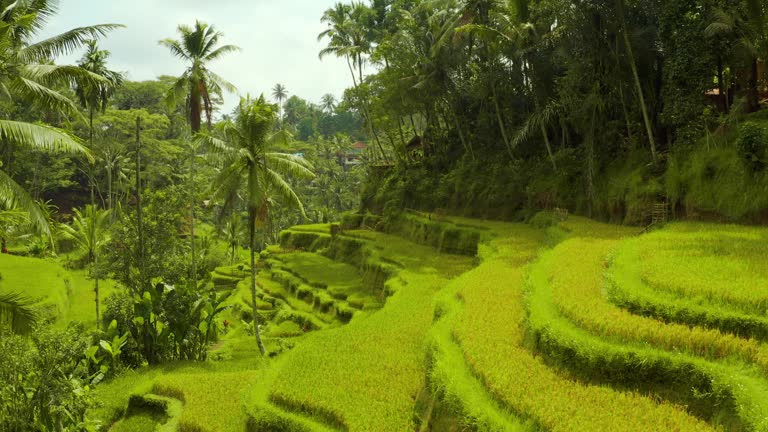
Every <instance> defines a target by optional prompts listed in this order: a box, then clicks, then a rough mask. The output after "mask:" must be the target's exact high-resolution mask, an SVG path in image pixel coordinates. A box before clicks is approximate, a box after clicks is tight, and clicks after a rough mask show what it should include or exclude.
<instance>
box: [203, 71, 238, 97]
mask: <svg viewBox="0 0 768 432" xmlns="http://www.w3.org/2000/svg"><path fill="white" fill-rule="evenodd" d="M207 75H208V80H209V83H210V84H211V85H213V86H216V87H219V88H222V89H224V90H226V91H227V92H229V93H233V94H235V93H237V87H235V85H234V84H232V83H230V82H229V81H227V80H225V79H224V78H222V77H221V76H219V75H217V74H216V73H214V72H211V71H210V70H209V71H207ZM218 93H219V95H220V94H221V91H219V92H218Z"/></svg>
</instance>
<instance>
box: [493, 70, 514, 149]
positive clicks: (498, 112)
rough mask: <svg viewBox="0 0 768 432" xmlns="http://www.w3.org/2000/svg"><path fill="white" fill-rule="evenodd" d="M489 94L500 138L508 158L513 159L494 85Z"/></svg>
mask: <svg viewBox="0 0 768 432" xmlns="http://www.w3.org/2000/svg"><path fill="white" fill-rule="evenodd" d="M491 93H492V96H493V106H494V108H495V111H496V121H498V123H499V129H500V130H501V138H502V139H503V140H504V145H505V146H506V148H507V153H509V157H511V158H513V157H514V155H513V154H512V144H511V143H510V142H509V136H508V135H507V127H506V126H504V118H503V117H502V115H501V107H500V106H499V98H498V96H497V95H496V84H495V83H491Z"/></svg>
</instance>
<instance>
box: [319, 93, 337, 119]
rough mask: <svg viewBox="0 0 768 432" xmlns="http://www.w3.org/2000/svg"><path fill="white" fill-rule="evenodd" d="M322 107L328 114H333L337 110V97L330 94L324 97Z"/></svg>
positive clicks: (321, 101)
mask: <svg viewBox="0 0 768 432" xmlns="http://www.w3.org/2000/svg"><path fill="white" fill-rule="evenodd" d="M320 106H321V107H322V108H323V111H325V112H327V113H328V114H331V113H333V110H335V109H336V96H334V95H332V94H330V93H327V94H325V95H323V98H322V99H321V100H320Z"/></svg>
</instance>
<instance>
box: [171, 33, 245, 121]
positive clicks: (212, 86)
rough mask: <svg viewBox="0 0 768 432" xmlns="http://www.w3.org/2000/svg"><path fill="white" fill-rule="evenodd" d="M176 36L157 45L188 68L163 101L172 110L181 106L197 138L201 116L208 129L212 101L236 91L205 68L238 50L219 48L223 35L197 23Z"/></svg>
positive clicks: (232, 86) (231, 46)
mask: <svg viewBox="0 0 768 432" xmlns="http://www.w3.org/2000/svg"><path fill="white" fill-rule="evenodd" d="M178 33H179V36H180V37H181V38H180V39H178V40H174V39H163V40H161V41H160V45H162V46H164V47H166V48H168V49H169V50H170V51H171V53H172V54H173V55H174V56H176V57H178V58H180V59H181V60H183V61H185V62H187V63H188V64H189V66H188V67H187V69H186V70H185V71H184V73H183V74H182V75H181V76H180V77H179V78H178V79H177V80H176V82H175V83H174V85H173V87H171V89H170V90H169V91H168V94H167V96H166V101H167V102H168V103H169V105H170V106H172V107H175V106H177V105H179V104H180V103H184V105H185V107H186V114H187V119H188V120H189V125H190V127H191V128H192V133H193V134H196V133H197V132H199V131H200V128H201V126H202V118H203V115H204V116H205V119H206V121H207V123H208V126H209V127H210V126H211V121H212V116H213V104H214V101H215V98H221V97H222V96H223V92H224V91H227V92H230V93H235V92H236V91H237V89H236V88H235V86H234V85H232V84H231V83H229V82H228V81H226V80H225V79H224V78H222V77H220V76H219V75H217V74H216V73H214V72H213V71H211V70H210V69H209V68H208V64H209V63H210V62H213V61H215V60H218V59H220V58H221V57H223V56H224V55H226V54H229V53H232V52H236V51H239V50H240V48H238V47H237V46H235V45H223V46H218V45H219V42H220V41H221V38H222V37H223V34H222V33H221V32H219V31H216V28H215V27H214V26H212V25H209V24H206V23H203V22H200V21H196V22H195V25H194V27H189V26H186V25H180V26H179V27H178Z"/></svg>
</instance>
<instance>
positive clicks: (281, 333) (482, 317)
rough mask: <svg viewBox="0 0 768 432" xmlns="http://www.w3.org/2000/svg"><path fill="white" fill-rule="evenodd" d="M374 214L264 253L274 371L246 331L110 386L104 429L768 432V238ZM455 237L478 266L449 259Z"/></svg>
mask: <svg viewBox="0 0 768 432" xmlns="http://www.w3.org/2000/svg"><path fill="white" fill-rule="evenodd" d="M362 220H363V218H347V220H346V223H347V227H346V228H345V229H344V231H343V233H339V234H336V235H335V236H331V234H330V227H329V226H306V227H304V226H298V227H294V228H292V229H290V230H288V231H285V232H284V233H283V234H282V236H281V239H282V242H281V246H280V248H273V249H270V250H269V252H266V253H263V254H262V260H261V271H260V273H259V278H260V286H261V289H260V293H259V298H260V300H261V301H263V303H261V302H260V303H259V305H258V310H259V312H260V313H261V314H263V316H264V317H265V318H269V319H270V321H269V322H268V324H266V325H265V334H266V335H268V346H269V347H270V351H271V352H272V353H273V355H274V356H273V358H271V359H269V360H267V359H265V360H261V359H259V356H258V351H257V350H256V347H255V341H254V339H253V338H252V337H251V336H248V335H247V334H246V333H245V332H244V331H243V328H242V327H240V326H233V328H232V329H231V330H230V331H229V333H228V334H226V335H225V336H223V337H222V339H221V342H220V343H217V344H216V345H215V347H214V350H213V353H212V358H213V359H214V360H212V361H209V362H206V363H203V364H197V365H195V364H183V363H182V364H178V365H175V366H166V367H161V368H151V369H145V370H138V371H136V372H129V373H128V374H127V375H125V376H122V377H119V378H117V379H115V380H114V381H112V382H110V383H107V384H104V385H102V386H100V387H99V388H98V389H97V396H98V400H100V401H101V403H102V408H99V409H97V410H95V411H94V412H93V415H96V416H99V417H100V418H101V419H102V420H103V421H105V422H106V424H111V423H112V422H113V421H115V420H118V419H120V417H121V416H122V414H123V413H125V414H126V415H127V417H126V418H124V419H122V420H119V421H118V422H117V423H115V425H114V426H113V427H112V428H111V430H117V431H122V430H153V429H152V428H153V427H155V425H156V424H161V423H163V422H165V423H164V424H166V426H167V427H168V428H170V429H168V430H175V429H174V427H172V425H174V424H178V425H179V430H182V431H187V430H194V431H198V430H204V431H238V430H252V431H259V430H264V431H266V430H286V431H287V430H291V431H293V430H301V431H305V430H350V431H368V430H381V431H384V430H387V431H395V430H402V431H407V430H414V429H415V430H422V431H427V430H434V431H444V430H466V429H469V430H482V431H486V430H499V431H501V430H504V431H507V430H519V431H533V430H548V431H549V430H551V431H573V430H591V431H616V430H627V431H628V430H633V431H639V430H647V431H670V430H681V431H682V430H685V431H692V430H729V431H762V430H766V424H768V423H766V421H768V378H767V377H766V371H767V370H768V345H765V343H764V341H765V338H766V336H765V335H766V334H768V332H766V330H768V327H767V325H768V323H767V322H765V320H764V319H762V318H761V315H762V314H764V309H763V307H762V306H759V305H761V304H768V303H766V302H767V301H768V297H766V296H768V292H763V291H764V290H761V289H754V287H761V286H768V285H766V284H765V283H764V282H765V280H766V278H768V273H766V271H765V268H764V266H761V265H760V263H761V262H764V259H765V258H766V249H765V248H764V247H762V246H761V245H762V244H764V242H765V241H766V240H768V231H767V230H765V229H759V228H746V227H739V226H727V225H706V224H693V223H676V224H672V225H670V226H668V227H666V228H664V229H662V230H659V231H654V232H652V233H650V234H646V235H642V236H638V230H637V229H633V228H621V227H616V226H610V225H604V224H601V223H597V222H593V221H590V220H586V219H581V218H577V217H571V218H569V219H568V220H565V221H562V222H558V223H556V224H554V225H552V226H550V227H548V228H545V229H537V228H533V227H531V226H528V225H518V224H508V223H501V222H486V221H481V220H475V219H462V218H450V217H438V216H435V215H428V214H410V215H408V216H407V217H403V218H401V219H399V220H397V221H396V222H395V221H387V222H386V223H385V222H382V221H381V220H380V219H378V218H374V217H371V216H369V217H366V218H365V220H367V221H368V222H369V223H370V222H372V221H374V220H378V221H379V222H378V226H379V228H380V229H382V230H383V231H373V230H369V229H359V228H357V227H354V226H350V225H349V224H354V223H356V222H362ZM387 232H389V233H387ZM458 238H475V239H476V241H477V242H478V244H477V246H476V247H478V250H479V252H478V258H473V256H472V255H473V254H472V253H471V252H467V254H466V255H462V254H445V253H441V252H439V250H438V248H445V247H448V245H451V244H452V245H456V244H459V243H457V241H456V239H458ZM433 239H440V241H439V242H437V243H434V246H433V245H432V244H433ZM638 255H639V256H641V259H637V256H638ZM670 260H674V261H675V262H679V263H680V264H679V265H675V266H669V265H667V264H666V263H667V262H669V261H670ZM713 260H718V262H719V263H720V264H719V265H717V266H713V265H711V262H712V261H713ZM230 274H233V275H234V276H232V277H236V276H237V275H236V274H235V273H230ZM747 287H752V288H751V289H750V288H747ZM244 288H245V287H244V286H243V284H242V283H240V284H238V287H237V288H236V290H237V291H238V292H242V293H247V291H245V290H244ZM764 297H765V298H764ZM244 299H247V296H244V297H242V298H240V297H238V296H235V297H234V300H232V301H233V302H234V303H236V304H239V305H240V307H236V308H234V309H232V310H230V312H228V313H229V315H230V317H231V318H228V319H231V320H232V322H233V323H234V322H235V320H236V319H237V315H238V314H242V313H247V312H248V309H249V308H250V305H249V304H247V300H244ZM348 314H349V315H348ZM350 315H351V317H349V316H350ZM132 395H133V396H132ZM155 400H159V401H163V402H162V403H160V402H152V401H155ZM165 401H167V402H165ZM174 401H179V402H174ZM126 408H127V411H126Z"/></svg>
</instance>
